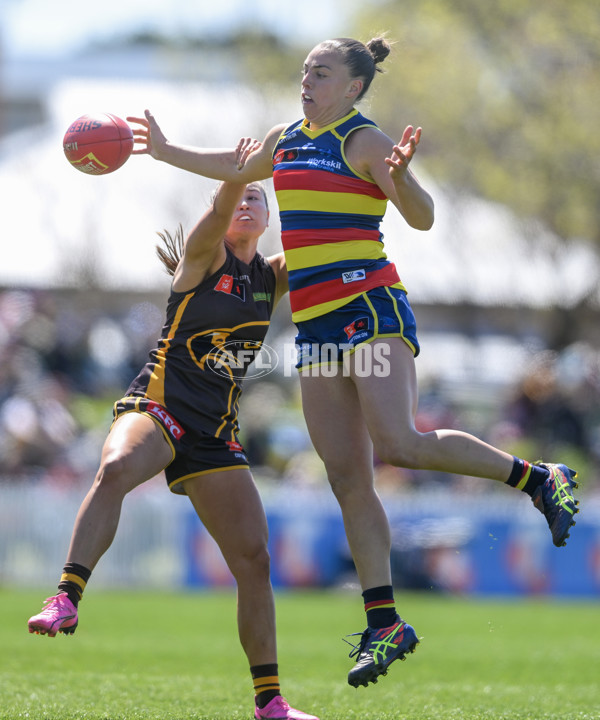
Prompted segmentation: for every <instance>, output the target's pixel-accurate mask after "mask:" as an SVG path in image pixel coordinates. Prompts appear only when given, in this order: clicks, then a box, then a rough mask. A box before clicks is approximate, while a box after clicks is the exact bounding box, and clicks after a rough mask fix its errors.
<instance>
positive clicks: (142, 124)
mask: <svg viewBox="0 0 600 720" xmlns="http://www.w3.org/2000/svg"><path fill="white" fill-rule="evenodd" d="M127 122H130V123H133V127H132V130H133V137H134V145H135V147H134V150H133V152H132V155H151V156H152V157H153V158H156V159H157V160H159V159H160V155H161V150H162V149H163V148H164V147H165V146H166V145H167V138H166V137H165V135H164V133H163V131H162V130H161V129H160V127H159V125H158V123H157V122H156V120H155V119H154V115H152V113H151V112H150V111H149V110H144V117H135V116H133V115H128V116H127Z"/></svg>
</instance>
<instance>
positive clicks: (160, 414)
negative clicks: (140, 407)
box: [146, 402, 185, 440]
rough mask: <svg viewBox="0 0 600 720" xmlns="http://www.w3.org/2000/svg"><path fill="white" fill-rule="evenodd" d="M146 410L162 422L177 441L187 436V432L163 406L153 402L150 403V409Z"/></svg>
mask: <svg viewBox="0 0 600 720" xmlns="http://www.w3.org/2000/svg"><path fill="white" fill-rule="evenodd" d="M146 409H147V411H148V412H149V413H151V414H152V415H154V416H155V417H157V418H158V419H159V420H160V421H161V423H162V424H163V427H165V428H166V429H167V430H168V432H170V433H171V435H172V436H173V437H174V438H175V440H179V439H180V438H181V437H182V436H183V435H185V430H184V429H183V428H182V427H181V425H180V424H179V423H178V422H177V421H176V420H175V419H174V418H173V417H172V416H171V415H169V413H168V412H167V411H166V410H165V409H164V407H162V405H159V404H158V403H154V402H151V403H148V407H147V408H146Z"/></svg>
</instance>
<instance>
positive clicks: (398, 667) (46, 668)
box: [0, 588, 600, 720]
mask: <svg viewBox="0 0 600 720" xmlns="http://www.w3.org/2000/svg"><path fill="white" fill-rule="evenodd" d="M44 597H46V595H45V594H44V593H43V592H42V593H37V592H32V591H16V590H15V591H13V590H7V589H3V590H0V612H1V613H2V615H1V616H2V618H3V627H2V654H1V659H0V698H1V708H0V718H2V720H16V719H17V718H19V719H22V718H29V720H154V719H156V720H158V719H159V718H160V720H225V719H227V720H237V719H238V718H245V719H246V720H249V718H251V717H252V683H251V681H250V675H249V672H248V667H247V663H246V659H245V656H244V654H243V652H242V650H241V647H240V645H239V642H238V638H237V629H236V624H235V595H234V593H232V592H201V593H179V594H168V593H156V592H151V593H144V592H116V591H115V592H100V591H94V589H93V588H90V589H88V592H87V593H86V596H85V598H84V600H83V602H82V603H81V606H80V625H79V627H78V629H77V631H76V633H75V635H73V636H70V637H67V636H63V635H59V636H57V637H56V638H53V639H50V638H47V637H41V636H36V635H29V634H28V632H27V627H26V622H27V618H28V617H29V615H31V614H34V613H35V612H37V611H38V610H39V609H40V607H41V600H43V598H44ZM276 599H277V614H278V628H279V638H278V641H279V662H280V679H281V682H282V689H283V693H284V695H285V696H286V697H287V699H288V700H289V701H290V703H291V704H292V705H293V706H295V707H298V708H301V709H303V710H305V711H307V712H312V713H314V714H316V715H318V716H319V717H320V718H321V720H353V719H355V718H356V719H357V720H358V719H359V718H360V720H392V719H393V720H398V719H399V718H402V720H434V719H435V720H458V719H459V718H460V719H461V720H462V719H463V718H468V719H469V720H538V719H539V720H588V719H589V720H592V718H594V719H597V718H599V717H600V688H599V687H598V683H597V671H598V667H600V622H599V620H600V606H599V605H598V604H595V603H590V602H581V603H579V602H562V601H557V600H525V601H520V600H516V601H499V600H494V601H490V600H475V599H458V598H452V597H440V596H437V595H430V594H414V595H413V594H398V596H397V601H398V607H399V609H400V611H401V613H402V615H403V616H404V617H405V618H406V619H407V620H408V621H409V622H410V623H411V624H413V625H414V626H415V629H416V630H417V634H418V635H419V637H422V638H423V640H422V643H421V644H420V646H419V647H418V649H417V652H416V653H415V654H414V655H411V656H409V658H408V659H407V661H406V662H396V663H394V664H393V665H392V666H391V668H390V672H389V675H388V676H387V677H384V678H381V679H380V681H379V682H378V684H377V685H370V686H369V688H359V689H354V688H351V687H350V686H349V685H348V684H347V682H346V675H347V672H348V670H349V668H350V667H351V664H352V663H351V661H350V660H349V658H348V651H349V650H350V648H349V647H348V646H347V645H345V644H344V643H343V642H342V641H341V638H342V636H344V635H345V634H347V633H350V632H358V631H361V630H362V629H363V628H364V614H363V611H362V603H361V599H360V596H359V594H358V593H342V592H334V591H331V592H319V591H314V592H287V593H278V594H277V598H276Z"/></svg>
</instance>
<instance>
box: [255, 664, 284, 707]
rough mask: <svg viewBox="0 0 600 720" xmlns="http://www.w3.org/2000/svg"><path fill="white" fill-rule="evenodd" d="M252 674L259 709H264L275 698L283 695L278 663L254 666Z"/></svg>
mask: <svg viewBox="0 0 600 720" xmlns="http://www.w3.org/2000/svg"><path fill="white" fill-rule="evenodd" d="M250 672H251V673H252V680H253V682H254V695H255V697H254V702H255V703H256V706H257V707H259V708H264V707H265V705H268V704H269V703H270V702H271V700H272V699H273V698H274V697H277V696H278V695H281V688H280V686H279V666H278V665H277V663H269V664H268V665H252V667H251V668H250Z"/></svg>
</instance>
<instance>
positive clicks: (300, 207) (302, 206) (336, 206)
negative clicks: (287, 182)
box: [275, 190, 387, 233]
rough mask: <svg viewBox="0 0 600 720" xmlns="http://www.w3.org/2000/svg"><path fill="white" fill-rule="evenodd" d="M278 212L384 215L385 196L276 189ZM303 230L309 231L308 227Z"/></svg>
mask: <svg viewBox="0 0 600 720" xmlns="http://www.w3.org/2000/svg"><path fill="white" fill-rule="evenodd" d="M275 195H276V197H277V204H278V205H279V211H280V212H286V211H290V210H291V211H294V212H327V213H343V214H346V215H349V214H358V215H384V214H385V210H386V207H387V198H385V199H383V200H382V199H380V198H373V197H369V196H368V195H360V194H358V193H349V192H327V191H326V190H278V191H277V192H276V193H275ZM305 231H306V232H307V233H310V228H306V229H305Z"/></svg>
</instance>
